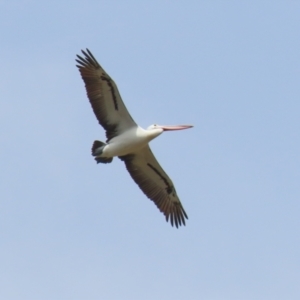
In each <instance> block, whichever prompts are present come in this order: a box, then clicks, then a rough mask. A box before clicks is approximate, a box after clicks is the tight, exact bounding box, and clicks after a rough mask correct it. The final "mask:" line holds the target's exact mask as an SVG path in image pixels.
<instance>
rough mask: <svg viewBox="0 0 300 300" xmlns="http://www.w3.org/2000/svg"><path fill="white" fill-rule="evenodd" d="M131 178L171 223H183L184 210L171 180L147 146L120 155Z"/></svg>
mask: <svg viewBox="0 0 300 300" xmlns="http://www.w3.org/2000/svg"><path fill="white" fill-rule="evenodd" d="M120 159H121V160H123V161H124V162H125V165H126V168H127V170H128V172H129V173H130V175H131V177H132V178H133V180H134V181H135V182H136V183H137V185H138V186H139V187H140V189H141V190H142V191H143V192H144V194H145V195H146V196H147V197H148V198H149V199H151V200H152V201H153V202H154V203H155V205H156V206H157V207H158V209H159V210H160V211H161V212H162V213H163V214H164V215H165V217H166V220H167V221H168V220H169V219H170V221H171V225H172V226H173V225H174V224H175V226H176V227H177V228H178V226H181V225H185V219H188V216H187V214H186V212H185V211H184V208H183V206H182V205H181V202H180V200H179V198H178V196H177V194H176V190H175V187H174V185H173V182H172V180H171V179H170V178H169V176H168V175H167V174H166V173H165V171H164V170H163V169H162V167H161V166H160V165H159V163H158V162H157V160H156V158H155V157H154V155H153V153H152V151H151V150H150V148H149V146H146V147H145V148H143V149H141V150H140V151H138V152H135V153H133V154H130V155H126V156H121V157H120Z"/></svg>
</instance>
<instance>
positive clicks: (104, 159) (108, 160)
mask: <svg viewBox="0 0 300 300" xmlns="http://www.w3.org/2000/svg"><path fill="white" fill-rule="evenodd" d="M112 160H113V157H95V161H96V162H97V164H99V163H102V164H109V163H111V162H112Z"/></svg>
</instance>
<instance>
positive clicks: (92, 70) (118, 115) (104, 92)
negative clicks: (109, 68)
mask: <svg viewBox="0 0 300 300" xmlns="http://www.w3.org/2000/svg"><path fill="white" fill-rule="evenodd" d="M82 53H83V55H84V57H81V56H79V55H77V57H78V59H76V61H77V63H78V65H77V67H78V69H79V72H80V74H81V77H82V79H83V81H84V83H85V87H86V91H87V95H88V98H89V100H90V103H91V106H92V108H93V111H94V113H95V115H96V117H97V119H98V121H99V123H100V124H101V125H102V126H103V128H104V129H105V130H106V136H107V139H108V140H110V139H112V138H113V137H115V136H117V135H119V134H121V133H122V132H124V131H126V130H127V129H129V128H131V127H134V126H137V125H136V123H135V122H134V120H133V119H132V117H131V116H130V114H129V112H128V110H127V108H126V107H125V105H124V103H123V101H122V99H121V96H120V93H119V91H118V88H117V86H116V84H115V82H114V81H113V80H112V79H111V78H110V76H109V75H108V74H107V73H106V72H105V71H104V69H103V68H102V67H101V66H100V65H99V63H98V62H97V60H96V59H95V58H94V56H93V55H92V53H91V52H90V51H89V50H88V49H87V50H86V51H83V50H82Z"/></svg>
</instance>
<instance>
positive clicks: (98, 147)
mask: <svg viewBox="0 0 300 300" xmlns="http://www.w3.org/2000/svg"><path fill="white" fill-rule="evenodd" d="M105 146H106V144H105V143H103V142H100V141H94V144H93V146H92V155H93V156H95V161H96V162H97V164H99V163H102V164H109V163H111V162H112V160H113V157H100V155H101V154H102V152H103V149H104V147H105Z"/></svg>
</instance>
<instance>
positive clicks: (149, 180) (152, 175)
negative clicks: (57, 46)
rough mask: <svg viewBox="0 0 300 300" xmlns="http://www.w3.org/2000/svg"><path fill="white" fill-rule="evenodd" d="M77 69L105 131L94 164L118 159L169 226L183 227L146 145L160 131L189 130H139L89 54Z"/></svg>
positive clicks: (97, 144) (175, 203)
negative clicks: (169, 223)
mask: <svg viewBox="0 0 300 300" xmlns="http://www.w3.org/2000/svg"><path fill="white" fill-rule="evenodd" d="M82 53H83V55H84V57H81V56H79V55H77V58H78V59H76V62H77V63H78V65H77V67H78V69H79V72H80V74H81V77H82V79H83V81H84V83H85V87H86V91H87V96H88V98H89V100H90V103H91V106H92V109H93V111H94V113H95V115H96V118H97V119H98V122H99V123H100V125H101V126H102V127H103V128H104V129H105V131H106V137H107V140H106V143H104V142H100V141H94V143H93V146H92V155H93V156H94V157H95V160H96V162H97V163H104V164H107V163H111V162H112V160H113V157H115V156H117V157H119V158H120V159H121V160H122V161H123V162H124V163H125V165H126V168H127V170H128V172H129V173H130V175H131V177H132V179H133V180H134V181H135V182H136V183H137V185H138V186H139V187H140V189H141V190H142V191H143V192H144V194H145V195H146V196H147V197H148V198H149V199H151V200H152V201H153V202H154V203H155V205H156V206H157V207H158V209H159V210H160V211H161V212H162V213H163V214H164V215H165V217H166V221H168V220H170V222H171V225H172V226H173V225H175V226H176V227H177V228H178V226H181V225H185V219H188V216H187V214H186V212H185V210H184V208H183V206H182V204H181V202H180V200H179V198H178V196H177V193H176V190H175V187H174V185H173V182H172V180H171V179H170V178H169V176H168V175H167V174H166V173H165V171H164V170H163V169H162V167H161V166H160V165H159V163H158V162H157V160H156V158H155V157H154V155H153V153H152V151H151V149H150V147H149V145H148V144H149V142H150V141H151V140H153V139H154V138H156V137H157V136H159V135H160V134H162V133H163V132H164V131H171V130H183V129H188V128H191V127H193V126H191V125H177V126H170V125H168V126H162V125H157V124H154V125H151V126H149V127H148V128H147V129H143V128H142V127H140V126H139V125H137V124H136V123H135V121H134V120H133V119H132V117H131V116H130V114H129V112H128V110H127V108H126V107H125V105H124V103H123V101H122V99H121V96H120V94H119V91H118V88H117V86H116V84H115V82H114V81H113V80H112V79H111V78H110V76H109V75H108V74H107V73H106V72H105V71H104V69H103V68H102V67H101V66H100V65H99V63H98V62H97V60H96V59H95V57H94V56H93V55H92V53H91V52H90V51H89V50H88V49H86V51H83V50H82Z"/></svg>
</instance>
